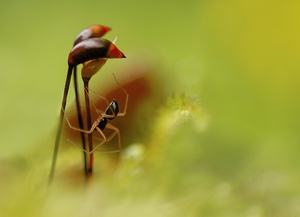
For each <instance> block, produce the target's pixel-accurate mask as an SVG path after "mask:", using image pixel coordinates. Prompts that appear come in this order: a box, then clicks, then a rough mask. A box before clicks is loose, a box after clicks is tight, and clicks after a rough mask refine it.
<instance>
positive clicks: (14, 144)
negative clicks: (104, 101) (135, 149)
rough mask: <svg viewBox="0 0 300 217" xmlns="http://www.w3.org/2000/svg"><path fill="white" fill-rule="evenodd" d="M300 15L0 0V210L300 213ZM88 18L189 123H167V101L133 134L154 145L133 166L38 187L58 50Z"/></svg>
mask: <svg viewBox="0 0 300 217" xmlns="http://www.w3.org/2000/svg"><path fill="white" fill-rule="evenodd" d="M299 10H300V3H299V2H298V1H292V0H291V1H285V2H281V1H270V0H269V1H268V0H263V1H258V0H255V1H231V0H228V1H196V0H188V1H134V0H132V1H76V0H74V1H56V0H54V1H34V0H29V1H8V0H4V1H1V9H0V23H1V41H0V56H1V60H0V63H1V76H2V77H1V79H0V90H1V91H0V99H1V104H0V105H1V106H0V120H1V126H0V132H1V143H0V147H1V152H0V157H1V159H2V160H1V162H2V163H1V166H0V168H1V171H2V172H1V173H2V174H1V178H0V181H1V187H0V188H1V189H2V190H1V191H2V192H3V194H2V195H1V198H0V206H1V210H0V216H18V215H19V216H21V214H22V216H121V215H122V216H123V215H124V214H125V213H126V214H127V215H128V216H183V215H184V216H253V217H254V216H255V217H256V216H300V206H299V204H300V196H299V193H300V192H299V190H300V188H299V185H298V183H299V181H300V180H299V179H300V176H299V166H298V161H299V160H298V159H299V152H300V147H299V139H300V138H299V137H300V134H299V132H298V131H299V129H300V126H299V125H300V118H299V109H300V101H299V92H300V91H299V89H300V88H299V80H300V79H299V78H300V76H299V69H300V65H299V57H300V43H299V38H300V28H299V26H300V25H299V24H300V15H299ZM96 23H100V24H104V25H107V26H110V27H112V32H111V33H109V35H107V36H106V38H108V39H110V40H113V38H114V37H115V35H116V34H119V39H118V42H117V44H118V47H119V48H120V49H121V50H122V51H123V52H124V53H125V55H126V56H127V59H128V61H130V56H134V55H135V53H144V54H145V56H146V57H149V58H151V61H152V62H155V65H158V66H159V67H158V69H157V72H155V71H154V72H153V76H155V77H157V79H158V80H160V82H162V83H164V85H163V86H158V85H157V87H156V86H155V83H154V84H153V87H154V88H157V89H158V91H159V89H160V88H161V91H162V92H163V93H164V95H163V97H164V98H166V99H169V97H170V96H171V95H172V94H175V96H177V97H178V100H179V101H180V100H183V101H184V100H187V102H185V103H183V106H186V107H185V109H183V110H184V112H188V113H189V114H190V116H191V118H189V119H188V121H181V122H180V121H179V122H178V121H177V122H176V120H174V116H173V115H174V114H173V111H174V110H172V109H170V108H173V107H174V105H175V110H176V109H177V111H179V113H180V111H181V110H180V108H179V109H178V107H176V103H177V101H176V100H177V99H176V97H175V99H174V98H171V106H170V107H168V105H169V104H166V105H165V104H164V105H162V107H161V108H160V112H159V114H157V115H153V117H152V121H153V123H155V126H153V128H155V129H152V130H151V129H150V130H149V131H147V135H148V136H149V137H147V138H148V139H145V138H138V137H137V138H136V141H138V142H139V141H143V143H144V144H145V145H146V147H149V146H150V147H152V146H154V145H155V146H157V147H156V149H158V150H159V149H160V146H161V147H163V148H162V149H163V151H160V153H159V154H158V155H159V157H157V159H156V157H155V156H152V157H151V160H149V161H148V163H145V165H144V164H143V165H142V166H141V167H142V168H143V170H144V172H143V173H142V175H138V176H137V177H136V176H134V177H132V176H130V177H129V178H128V177H127V176H126V175H123V176H122V175H120V176H121V178H120V177H118V178H115V177H113V178H110V179H109V180H108V181H103V180H101V179H100V180H98V182H99V185H98V186H101V187H99V188H98V187H97V185H96V187H95V186H94V188H95V189H94V190H93V192H94V193H91V194H88V195H86V194H84V196H82V195H83V193H82V192H78V189H77V187H74V188H76V189H77V190H74V189H72V188H71V190H70V189H69V190H68V191H64V190H63V187H61V188H60V187H59V184H57V186H56V187H57V189H59V190H57V192H55V193H54V194H52V195H51V196H49V197H47V196H43V193H41V192H43V191H42V190H41V189H43V188H44V187H43V186H45V185H46V182H45V180H46V177H45V176H47V173H48V170H49V169H50V162H51V157H52V148H53V147H52V146H53V143H54V137H55V129H56V125H57V121H58V113H59V106H60V102H61V96H62V89H63V85H64V80H65V76H66V70H67V56H68V53H69V51H70V49H71V46H72V43H73V40H74V38H75V36H76V35H77V34H78V32H79V31H81V30H82V29H83V28H85V27H86V26H89V25H91V24H96ZM142 56H143V55H142ZM127 59H126V60H127ZM136 61H137V62H138V61H144V60H139V59H136ZM124 62H126V61H123V60H122V61H114V62H113V61H110V62H109V63H108V64H107V65H106V66H105V67H104V69H105V71H106V73H107V71H108V72H109V71H113V70H114V69H116V68H118V69H121V68H122V67H123V66H122V64H124ZM131 64H132V61H131ZM132 67H134V65H133V66H132ZM103 73H104V72H103ZM97 76H100V75H97ZM181 94H184V97H182V98H180V97H179V96H181ZM185 97H186V98H185ZM190 97H192V99H191V98H190ZM195 99H196V100H195ZM172 100H173V101H172ZM196 101H197V102H198V101H200V103H196ZM179 107H180V106H179ZM200 110H201V111H200ZM199 111H200V112H199ZM184 112H183V113H184ZM202 112H204V113H205V114H203V113H202ZM200 113H201V114H200ZM180 114H182V113H180ZM137 118H138V117H137ZM175 119H176V117H175ZM172 120H173V121H174V122H176V123H173V122H172ZM199 123H200V125H201V127H199ZM168 124H170V126H167V125H168ZM166 129H171V132H170V133H166ZM167 132H169V131H167ZM142 135H144V136H145V134H142ZM149 138H150V139H149ZM145 141H147V142H145ZM147 143H149V144H147ZM127 145H130V144H127ZM141 147H144V146H142V145H141ZM36 150H39V151H41V152H43V153H37V152H36ZM149 150H151V148H150V149H149ZM149 152H154V153H155V152H157V150H154V151H153V150H152V151H149ZM145 153H146V155H147V148H146V149H145ZM39 155H42V156H43V159H42V160H41V159H40V158H38V156H39ZM63 156H66V154H65V155H63ZM59 157H62V156H59ZM62 158H63V157H62ZM37 159H39V160H38V163H37ZM151 162H154V163H153V164H151ZM37 164H38V165H37ZM39 165H43V166H39ZM120 171H121V172H120ZM119 173H120V174H124V173H125V174H126V173H130V172H128V171H127V172H126V169H124V168H123V169H122V167H120V168H119ZM154 176H155V178H154ZM124 177H125V178H124ZM126 177H127V178H126ZM124 180H127V182H129V184H128V183H127V184H126V185H125V187H124V186H123V185H122V184H120V183H123V182H124ZM28 186H29V187H28ZM112 186H113V187H112ZM81 187H82V186H81ZM81 187H78V188H81ZM107 189H109V190H107ZM112 189H113V190H112ZM40 198H43V199H40ZM45 198H46V199H45ZM49 198H50V199H49ZM83 198H84V199H83ZM37 205H40V206H39V209H37V207H36V206H37ZM17 207H19V209H18V210H19V211H17V210H16V209H17ZM1 212H3V213H2V214H1Z"/></svg>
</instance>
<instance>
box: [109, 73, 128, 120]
mask: <svg viewBox="0 0 300 217" xmlns="http://www.w3.org/2000/svg"><path fill="white" fill-rule="evenodd" d="M113 76H114V79H115V81H116V83H117V84H118V86H119V87H120V88H121V89H122V91H123V92H124V93H125V95H126V100H125V106H124V110H123V112H119V113H118V115H117V116H118V117H122V116H125V115H126V111H127V104H128V98H129V94H128V93H127V91H126V90H125V89H124V88H123V87H122V86H121V85H120V83H119V82H118V80H117V78H116V76H115V74H113Z"/></svg>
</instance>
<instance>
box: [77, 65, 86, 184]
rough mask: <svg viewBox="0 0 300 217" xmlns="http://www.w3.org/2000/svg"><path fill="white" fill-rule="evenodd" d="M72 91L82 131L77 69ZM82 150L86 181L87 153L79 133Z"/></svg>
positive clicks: (82, 135) (82, 137) (81, 133)
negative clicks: (73, 91)
mask: <svg viewBox="0 0 300 217" xmlns="http://www.w3.org/2000/svg"><path fill="white" fill-rule="evenodd" d="M74 90H75V98H76V108H77V119H78V125H79V128H80V129H82V130H84V124H83V118H82V113H81V109H80V98H79V94H78V83H77V67H76V66H75V68H74ZM80 137H81V142H82V148H83V164H84V173H85V178H86V180H87V175H88V167H87V153H86V143H85V136H84V133H83V132H80Z"/></svg>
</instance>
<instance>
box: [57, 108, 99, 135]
mask: <svg viewBox="0 0 300 217" xmlns="http://www.w3.org/2000/svg"><path fill="white" fill-rule="evenodd" d="M61 109H62V112H63V113H65V111H64V109H63V108H61ZM64 116H65V119H66V121H67V123H68V125H69V127H70V128H71V129H73V130H77V131H79V132H83V133H87V134H91V133H92V132H93V131H94V130H95V128H96V127H97V126H98V124H99V121H98V120H96V121H95V122H94V124H93V125H92V127H91V129H90V130H83V129H80V128H77V127H74V126H72V124H71V123H70V121H69V119H68V115H67V114H66V113H65V115H64Z"/></svg>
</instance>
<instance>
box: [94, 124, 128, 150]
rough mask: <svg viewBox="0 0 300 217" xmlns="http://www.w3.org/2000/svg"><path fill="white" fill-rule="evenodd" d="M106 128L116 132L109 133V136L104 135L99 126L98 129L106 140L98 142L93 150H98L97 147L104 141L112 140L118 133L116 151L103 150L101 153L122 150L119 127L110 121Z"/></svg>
mask: <svg viewBox="0 0 300 217" xmlns="http://www.w3.org/2000/svg"><path fill="white" fill-rule="evenodd" d="M106 128H108V129H111V130H113V131H114V132H113V133H112V134H111V135H109V136H108V137H106V136H105V135H104V133H103V131H102V130H100V129H99V128H97V131H98V132H99V133H100V134H101V135H102V137H103V139H104V140H103V141H102V142H101V143H100V144H98V145H97V146H96V147H95V148H94V149H93V150H92V151H97V150H96V149H97V148H99V147H100V146H101V145H103V144H104V143H106V142H109V141H111V140H112V139H113V138H114V137H115V136H116V135H118V149H117V150H114V151H101V153H116V152H120V151H121V148H122V145H121V136H120V130H119V129H118V128H117V127H115V126H113V125H112V124H110V123H108V124H107V125H106Z"/></svg>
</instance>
